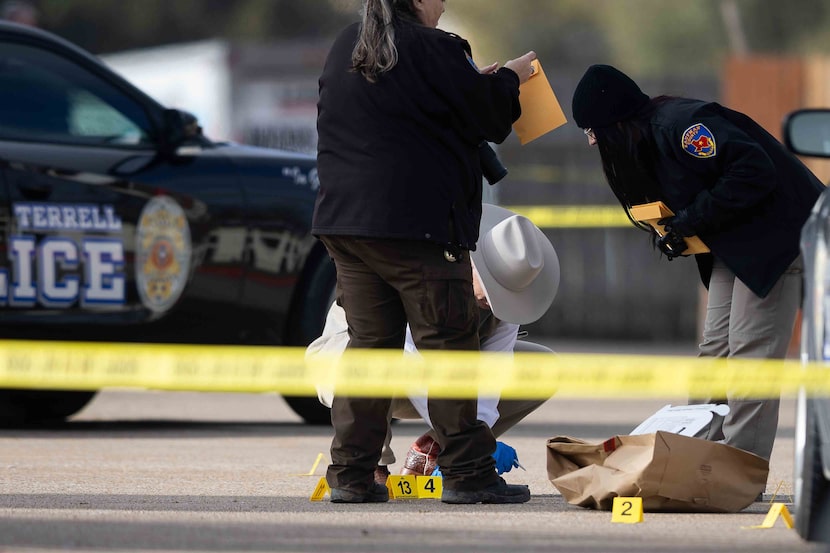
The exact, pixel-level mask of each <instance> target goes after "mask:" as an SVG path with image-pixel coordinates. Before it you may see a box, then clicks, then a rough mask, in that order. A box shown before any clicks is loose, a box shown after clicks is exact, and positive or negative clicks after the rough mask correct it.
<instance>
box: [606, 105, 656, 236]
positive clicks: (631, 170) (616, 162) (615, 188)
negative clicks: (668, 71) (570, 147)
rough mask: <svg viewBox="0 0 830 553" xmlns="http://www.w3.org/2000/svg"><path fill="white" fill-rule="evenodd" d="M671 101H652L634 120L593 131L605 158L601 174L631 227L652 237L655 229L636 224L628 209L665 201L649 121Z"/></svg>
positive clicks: (638, 112)
mask: <svg viewBox="0 0 830 553" xmlns="http://www.w3.org/2000/svg"><path fill="white" fill-rule="evenodd" d="M669 100H671V97H669V96H658V97H655V98H652V99H650V100H649V101H648V102H647V103H646V104H645V105H644V106H643V107H642V108H640V110H638V111H637V113H635V114H634V115H633V116H632V117H630V118H628V119H626V120H624V121H620V122H618V123H615V124H614V125H610V126H608V127H600V128H595V129H593V131H594V135H595V136H596V139H597V146H598V147H599V154H600V157H601V158H602V170H603V171H604V172H605V178H606V179H607V180H608V185H609V186H610V187H611V191H612V192H613V193H614V196H616V197H617V200H618V201H619V202H620V205H622V206H623V208H624V209H625V213H626V215H627V216H628V218H629V220H630V221H631V222H632V224H634V226H636V227H637V228H640V229H642V230H645V231H648V232H650V233H651V232H653V230H652V228H651V227H650V226H649V225H648V224H646V223H642V222H640V221H636V220H634V219H633V218H632V217H631V214H630V213H629V208H631V206H634V205H637V204H644V203H649V202H656V201H657V200H660V199H662V198H661V196H662V194H661V192H660V186H659V183H658V182H657V177H656V175H655V172H654V165H655V156H656V155H657V154H656V147H655V145H654V137H653V134H652V132H651V124H650V121H651V116H652V115H654V112H655V111H656V110H657V109H658V108H659V107H660V106H661V105H662V104H664V103H666V102H667V101H669Z"/></svg>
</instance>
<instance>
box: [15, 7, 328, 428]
mask: <svg viewBox="0 0 830 553" xmlns="http://www.w3.org/2000/svg"><path fill="white" fill-rule="evenodd" d="M181 85H182V86H187V83H186V82H183V83H182V84H181ZM317 187H318V180H317V170H316V162H315V159H314V158H313V157H309V156H305V155H299V154H294V153H288V152H282V151H277V150H266V149H260V148H253V147H248V146H242V145H236V144H230V143H217V142H213V141H211V140H210V139H209V138H207V137H205V136H204V135H203V134H202V132H201V129H200V128H199V125H198V122H197V121H196V120H195V118H194V117H193V116H191V115H188V114H187V113H184V112H181V111H178V110H172V109H165V107H163V106H161V105H159V104H158V103H157V102H156V101H154V100H153V99H151V98H150V97H149V96H147V95H146V94H144V93H143V92H142V91H140V90H138V89H137V88H135V87H134V86H132V85H131V84H130V83H128V82H127V81H126V80H124V79H122V78H121V77H119V76H118V75H117V74H115V73H114V72H113V71H111V70H109V69H108V68H107V67H106V66H105V65H104V64H102V63H101V62H100V61H99V60H98V59H97V58H95V57H94V56H92V55H90V54H89V53H87V52H85V51H83V50H81V49H79V48H78V47H76V46H74V45H72V44H70V43H68V42H67V41H65V40H62V39H60V38H59V37H56V36H54V35H51V34H49V33H47V32H44V31H41V30H37V29H32V28H29V27H23V26H19V25H15V24H11V23H3V22H0V248H2V250H3V252H2V253H0V337H2V338H15V339H30V340H31V339H36V340H82V341H141V342H168V343H169V342H173V343H197V344H198V343H210V344H257V345H263V344H286V345H305V344H307V343H308V342H310V341H311V340H312V339H313V338H315V337H316V336H318V335H319V333H320V330H321V328H322V324H323V321H324V319H325V313H326V309H327V308H328V306H329V304H330V303H331V299H332V293H333V289H334V281H335V274H334V268H333V265H332V264H331V261H330V260H329V258H328V256H327V255H325V251H324V249H323V248H322V246H321V244H320V243H319V242H317V241H316V240H315V239H314V238H313V237H312V236H311V235H310V233H309V231H310V224H311V215H312V211H313V206H314V199H315V195H316V189H317ZM93 395H94V392H66V391H41V390H9V389H6V390H0V424H5V425H8V424H26V423H32V422H39V421H44V420H54V419H61V418H64V417H67V416H69V415H71V414H73V413H75V412H77V411H78V410H79V409H81V408H82V407H83V406H84V405H85V404H86V403H87V402H88V401H89V400H90V399H91V398H92V397H93ZM286 400H287V401H288V403H289V405H290V406H291V407H292V408H293V409H294V410H295V411H296V412H297V413H298V414H299V415H300V416H301V417H303V418H304V419H305V420H306V421H308V422H313V423H325V422H328V420H329V415H328V411H327V410H326V409H325V408H323V407H322V406H321V405H319V403H318V402H317V400H316V398H303V397H291V398H286Z"/></svg>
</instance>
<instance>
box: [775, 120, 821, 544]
mask: <svg viewBox="0 0 830 553" xmlns="http://www.w3.org/2000/svg"><path fill="white" fill-rule="evenodd" d="M784 138H785V142H786V144H787V146H788V147H789V149H790V150H792V151H793V152H795V153H796V154H800V155H806V156H818V157H830V110H799V111H796V112H793V113H791V114H789V115H788V116H787V118H786V120H785V121H784ZM801 252H802V255H803V256H804V275H805V278H804V285H805V286H804V303H803V320H802V326H801V332H802V338H801V356H802V359H804V360H805V361H810V362H814V363H815V362H818V363H824V364H827V365H828V369H830V363H828V362H830V189H828V190H826V191H825V192H823V193H822V195H821V196H820V197H819V199H818V201H817V202H816V205H815V207H814V208H813V211H812V213H811V215H810V218H809V219H808V220H807V223H806V224H805V225H804V228H803V229H802V232H801ZM794 468H795V526H796V530H798V533H799V535H801V537H802V538H804V539H805V540H809V541H817V542H824V543H830V398H828V397H820V396H813V395H809V394H806V393H804V392H803V391H802V392H801V393H800V394H799V397H798V401H797V413H796V428H795V464H794Z"/></svg>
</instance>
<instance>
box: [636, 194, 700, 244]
mask: <svg viewBox="0 0 830 553" xmlns="http://www.w3.org/2000/svg"><path fill="white" fill-rule="evenodd" d="M628 212H629V213H631V217H632V218H633V219H634V220H635V221H643V222H645V223H648V224H649V225H651V226H652V227H653V228H654V230H656V231H657V234H658V235H659V236H661V237H662V236H663V235H664V234H666V230H665V229H664V228H663V225H661V224H659V223H658V222H657V221H659V220H660V219H662V218H664V217H671V216H672V215H674V211H672V210H671V209H669V206H667V205H666V204H664V203H663V202H659V201H658V202H651V203H650V204H639V205H633V206H631V209H629V210H628ZM683 239H684V240H685V241H686V246H687V248H686V249H685V250H683V255H691V254H693V253H707V252H708V251H709V246H707V245H706V244H704V243H703V240H701V239H700V238H698V237H697V236H684V237H683Z"/></svg>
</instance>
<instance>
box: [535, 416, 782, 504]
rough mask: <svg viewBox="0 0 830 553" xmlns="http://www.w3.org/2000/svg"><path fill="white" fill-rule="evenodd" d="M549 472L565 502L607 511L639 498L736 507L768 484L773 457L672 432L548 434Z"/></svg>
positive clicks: (658, 501)
mask: <svg viewBox="0 0 830 553" xmlns="http://www.w3.org/2000/svg"><path fill="white" fill-rule="evenodd" d="M547 449H548V458H547V465H548V478H549V479H550V481H551V483H552V484H553V485H554V486H556V488H557V489H558V490H559V492H560V493H561V494H562V495H563V496H564V497H565V499H566V500H567V501H568V503H570V504H572V505H579V506H580V507H588V508H591V509H601V510H606V511H610V510H611V506H612V504H613V502H614V497H617V496H622V497H642V498H643V510H645V511H675V512H708V513H736V512H738V511H740V510H742V509H744V508H745V507H747V506H749V505H750V504H751V503H752V502H753V501H755V498H757V497H758V494H760V493H761V492H763V491H764V489H765V488H766V483H767V475H768V474H769V462H768V461H766V460H765V459H762V458H761V457H758V456H757V455H753V454H752V453H749V452H746V451H742V450H740V449H736V448H734V447H731V446H728V445H724V444H719V443H716V442H710V441H707V440H702V439H699V438H690V437H687V436H681V435H679V434H673V433H671V432H657V433H654V434H641V435H638V436H615V437H613V438H611V439H609V440H606V441H605V442H602V443H599V444H591V443H588V442H585V441H582V440H579V439H575V438H569V437H567V436H559V437H556V438H551V439H549V440H548V448H547Z"/></svg>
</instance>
